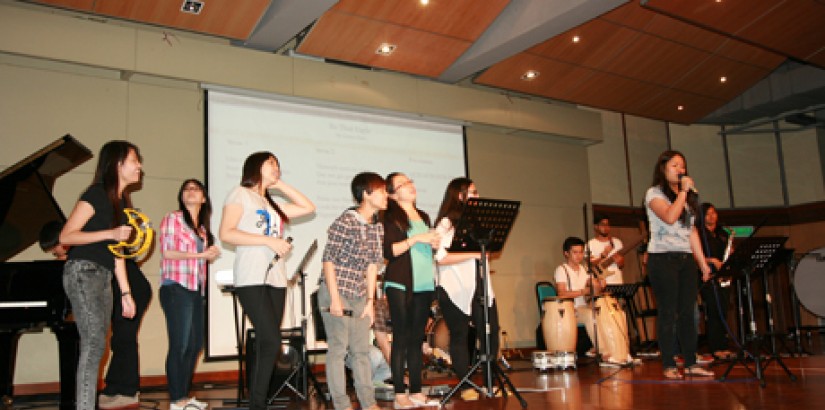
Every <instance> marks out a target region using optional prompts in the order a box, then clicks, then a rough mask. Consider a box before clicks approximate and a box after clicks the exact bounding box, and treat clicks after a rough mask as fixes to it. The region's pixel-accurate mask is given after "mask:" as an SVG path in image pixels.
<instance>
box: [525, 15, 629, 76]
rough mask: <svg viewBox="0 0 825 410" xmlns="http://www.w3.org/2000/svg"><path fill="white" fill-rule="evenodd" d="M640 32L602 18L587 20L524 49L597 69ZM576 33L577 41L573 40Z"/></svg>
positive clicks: (625, 46)
mask: <svg viewBox="0 0 825 410" xmlns="http://www.w3.org/2000/svg"><path fill="white" fill-rule="evenodd" d="M641 35H642V34H641V33H640V32H639V31H636V30H631V29H628V28H626V27H623V26H619V25H616V24H614V23H611V22H609V21H606V20H602V19H596V20H591V21H589V22H587V23H585V24H583V25H581V26H579V27H577V28H575V29H573V30H570V31H568V32H567V33H564V34H562V35H559V36H556V37H553V38H551V39H549V40H547V41H545V42H543V43H541V44H538V45H536V46H533V47H532V48H530V49H529V50H527V52H528V53H533V54H538V55H541V56H543V57H547V58H551V59H554V60H559V61H566V62H569V63H572V64H576V65H582V66H585V67H590V68H597V69H601V68H602V67H603V66H604V65H605V64H607V63H608V62H610V61H611V60H612V59H613V58H614V57H616V55H617V54H619V53H620V52H621V51H622V50H624V49H625V48H627V47H628V46H629V45H631V44H633V42H635V41H637V40H638V37H639V36H641ZM573 36H579V39H580V40H579V42H578V43H574V42H573Z"/></svg>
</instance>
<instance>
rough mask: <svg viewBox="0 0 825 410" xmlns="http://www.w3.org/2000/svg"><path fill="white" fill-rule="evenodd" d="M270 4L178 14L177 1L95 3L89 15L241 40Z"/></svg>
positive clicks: (257, 0)
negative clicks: (99, 15) (95, 14)
mask: <svg viewBox="0 0 825 410" xmlns="http://www.w3.org/2000/svg"><path fill="white" fill-rule="evenodd" d="M269 3H270V0H233V1H231V2H229V1H204V6H203V9H202V10H201V12H200V14H191V13H184V12H182V11H181V5H182V4H183V1H180V0H97V1H96V2H95V4H94V9H93V12H94V13H97V14H102V15H105V16H111V17H117V18H122V19H126V20H135V21H139V22H144V23H149V24H155V25H159V26H166V27H174V28H178V29H182V30H191V31H197V32H200V33H206V34H211V35H215V36H221V37H228V38H232V39H238V40H245V39H247V38H248V37H249V36H250V35H251V34H252V31H253V30H254V29H255V25H257V24H258V21H260V19H261V16H262V15H263V13H264V12H265V11H266V9H267V8H268V7H269Z"/></svg>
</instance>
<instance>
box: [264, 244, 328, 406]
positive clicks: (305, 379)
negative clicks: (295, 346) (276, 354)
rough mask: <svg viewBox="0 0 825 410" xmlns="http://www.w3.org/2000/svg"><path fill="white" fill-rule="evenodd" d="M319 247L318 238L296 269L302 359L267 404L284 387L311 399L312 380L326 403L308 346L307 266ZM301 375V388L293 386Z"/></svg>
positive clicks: (317, 392)
mask: <svg viewBox="0 0 825 410" xmlns="http://www.w3.org/2000/svg"><path fill="white" fill-rule="evenodd" d="M317 249H318V240H317V239H316V240H314V241H313V242H312V245H310V246H309V249H307V251H306V253H305V254H304V258H303V259H301V263H300V264H298V268H297V269H295V277H298V278H299V285H300V286H301V327H300V328H299V329H300V335H299V336H298V337H299V338H300V339H301V341H302V344H301V346H302V347H301V361H300V363H298V365H297V366H295V368H294V369H292V372H290V373H289V375H288V376H287V377H286V379H284V382H283V383H281V386H280V387H278V389H276V390H275V392H274V393H273V394H272V396H271V397H270V398H269V400H268V401H267V404H272V403H273V402H275V400H276V398H277V397H278V395H280V394H281V392H282V391H284V389H286V388H289V389H290V390H292V392H293V393H295V394H296V395H297V396H298V397H300V398H301V400H305V401H306V400H308V399H309V382H310V381H311V382H312V386H313V387H314V388H315V392H316V394H317V395H318V397H320V398H321V401H323V402H324V403H326V397H325V396H324V394H323V390H321V387H320V386H321V384H320V383H319V382H318V379H317V378H315V374H313V373H312V372H311V371H310V369H309V349H308V348H307V338H306V334H307V308H306V296H307V295H306V292H307V287H306V272H305V270H306V267H307V265H308V264H309V261H310V259H311V258H312V255H313V254H314V253H315V251H316V250H317ZM298 376H300V379H299V382H300V386H299V387H300V390H299V389H298V388H296V387H295V386H293V385H292V384H291V383H290V381H291V380H292V379H293V378H296V377H298Z"/></svg>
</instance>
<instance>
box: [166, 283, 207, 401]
mask: <svg viewBox="0 0 825 410" xmlns="http://www.w3.org/2000/svg"><path fill="white" fill-rule="evenodd" d="M160 306H161V308H162V309H163V313H164V315H165V316H166V333H167V334H168V335H169V352H168V353H167V354H166V379H167V382H168V384H169V399H170V401H172V402H176V401H178V400H180V399H183V398H186V397H187V395H188V394H189V390H190V388H191V387H192V376H193V375H194V374H195V365H196V364H197V362H198V355H199V354H200V352H201V348H202V347H203V298H202V297H201V294H200V292H198V291H191V290H189V289H186V288H184V287H183V286H181V285H179V284H177V283H175V284H169V285H163V286H161V287H160Z"/></svg>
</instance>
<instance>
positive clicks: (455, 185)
mask: <svg viewBox="0 0 825 410" xmlns="http://www.w3.org/2000/svg"><path fill="white" fill-rule="evenodd" d="M472 184H473V180H472V179H470V178H465V177H458V178H454V179H453V180H452V181H450V183H449V184H447V190H446V191H444V199H443V200H442V201H441V208H439V209H438V217H436V218H435V223H439V221H441V219H442V218H447V219H448V220H449V221H450V225H452V226H455V225H456V223H458V218H459V217H460V216H461V209H462V208H463V205H464V201H466V200H467V195H468V190H469V189H470V185H472ZM462 197H463V198H464V199H463V200H462Z"/></svg>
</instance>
